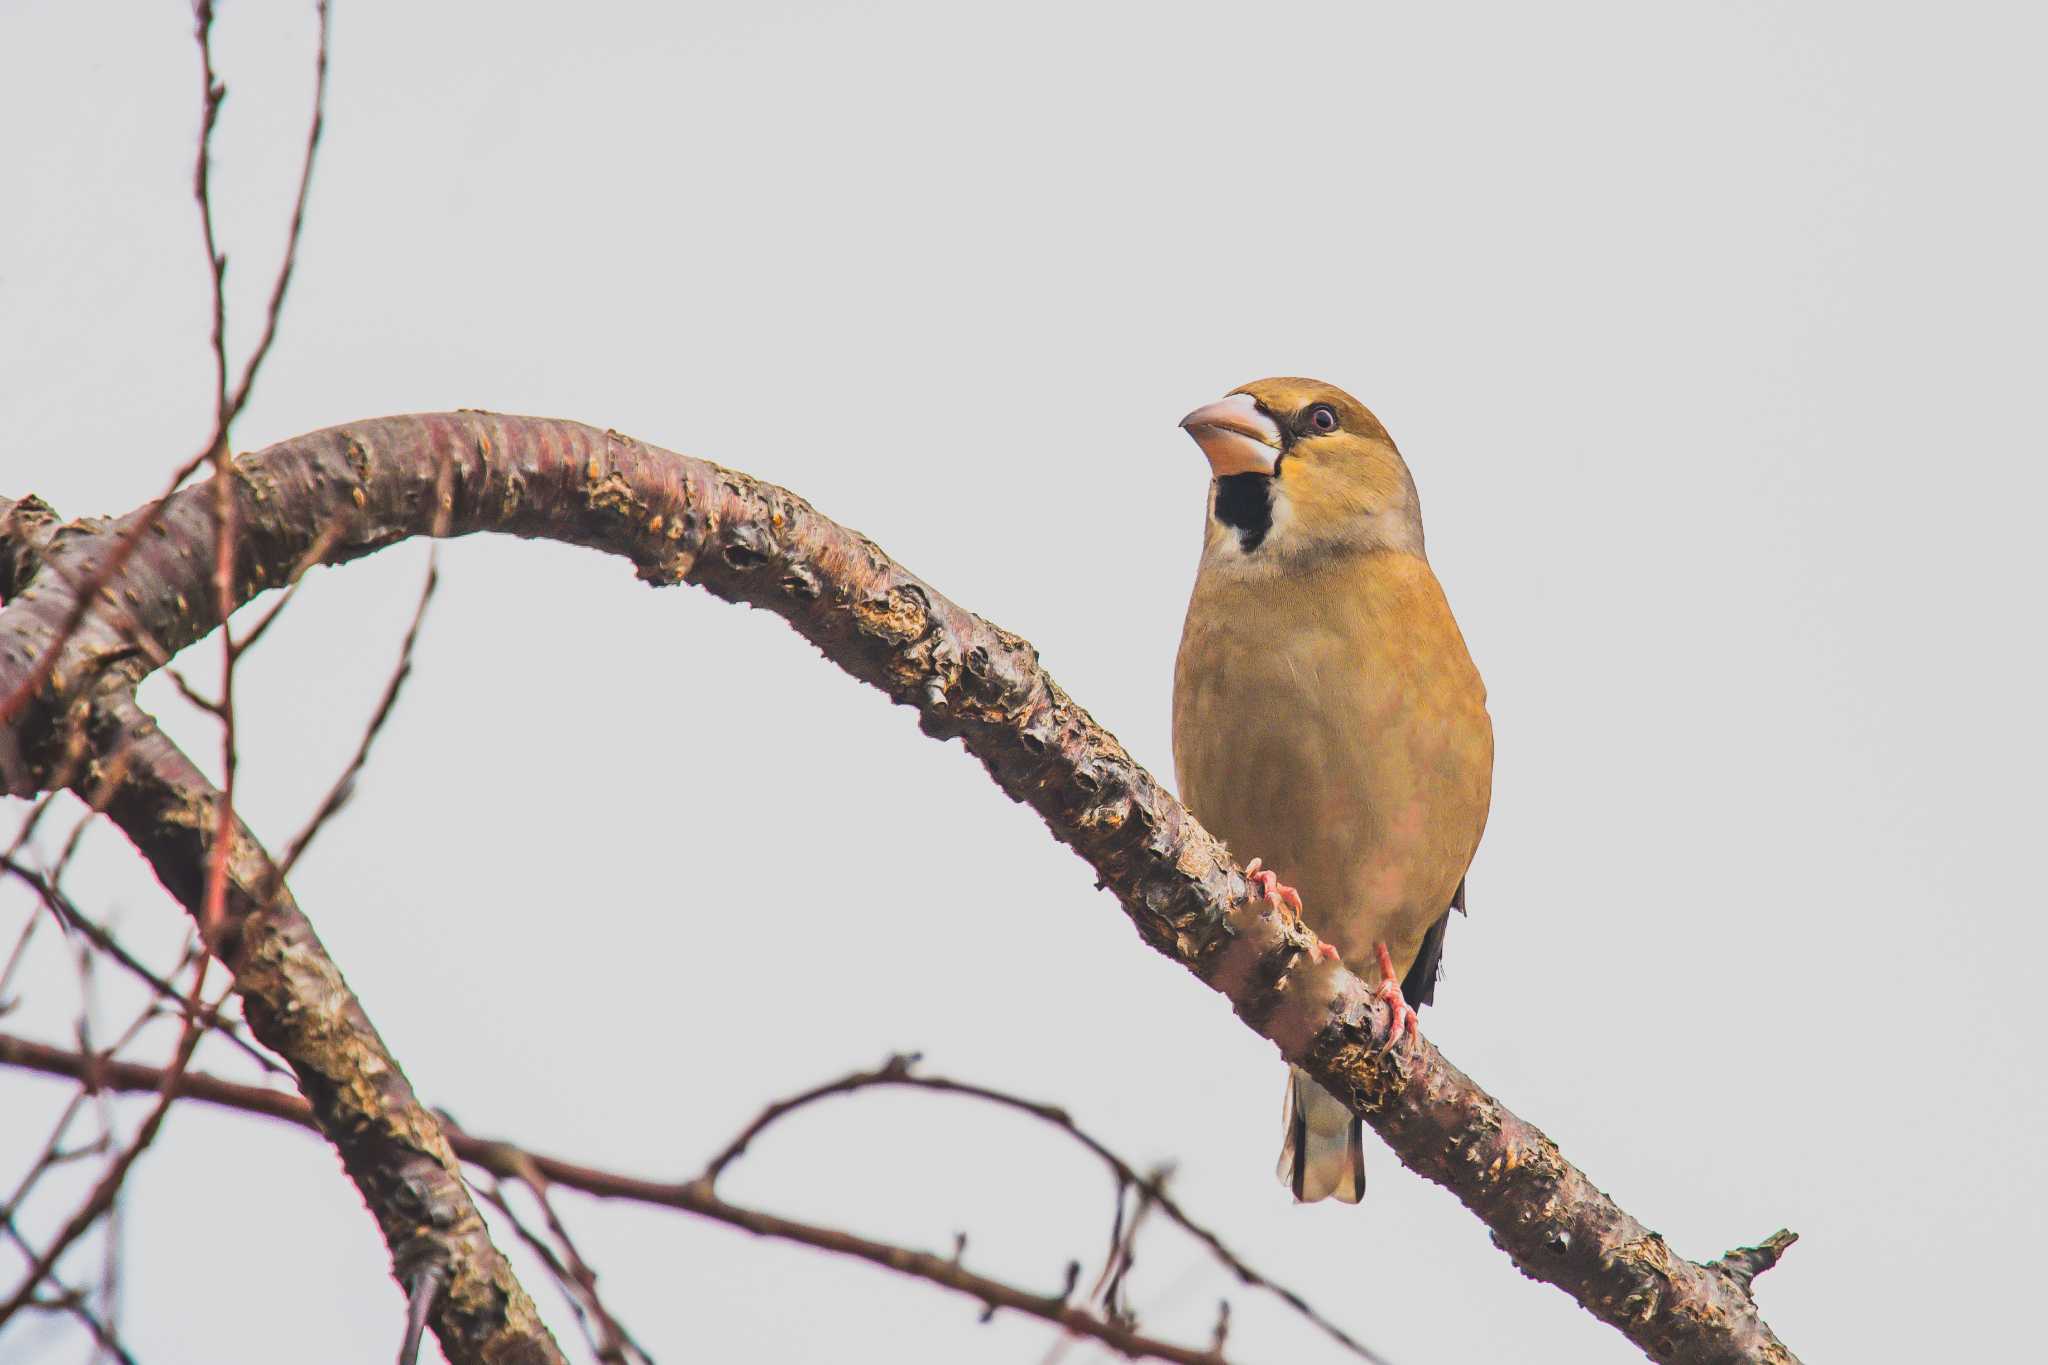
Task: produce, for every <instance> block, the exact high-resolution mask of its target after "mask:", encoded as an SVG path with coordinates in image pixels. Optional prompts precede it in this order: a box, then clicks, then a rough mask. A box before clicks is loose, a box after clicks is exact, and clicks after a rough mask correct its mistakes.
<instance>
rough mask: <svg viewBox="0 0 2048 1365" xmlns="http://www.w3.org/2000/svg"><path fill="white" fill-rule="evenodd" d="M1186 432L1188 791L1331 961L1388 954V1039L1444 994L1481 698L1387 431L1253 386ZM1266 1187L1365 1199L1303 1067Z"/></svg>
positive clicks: (1284, 391)
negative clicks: (1194, 552)
mask: <svg viewBox="0 0 2048 1365" xmlns="http://www.w3.org/2000/svg"><path fill="white" fill-rule="evenodd" d="M1181 426H1182V427H1184V428H1185V429H1186V430H1187V433H1188V434H1189V435H1190V436H1192V437H1194V439H1195V443H1196V444H1197V445H1199V446H1200V447H1201V448H1202V453H1203V454H1204V455H1206V456H1208V458H1209V468H1210V471H1211V473H1212V474H1213V476H1214V478H1213V481H1212V482H1211V483H1210V485H1209V512H1208V525H1207V528H1206V530H1205V532H1204V535H1203V540H1202V560H1201V566H1200V569H1199V570H1198V572H1197V573H1196V575H1195V591H1194V596H1193V599H1192V600H1191V601H1190V602H1189V603H1188V617H1187V624H1186V626H1185V627H1184V628H1183V630H1182V633H1181V641H1180V654H1179V657H1178V658H1177V659H1176V660H1175V662H1174V675H1173V763H1174V770H1175V773H1176V776H1177V778H1178V780H1179V783H1180V794H1181V799H1182V800H1183V801H1185V802H1186V803H1187V805H1188V808H1189V809H1190V810H1192V811H1193V812H1194V813H1195V816H1196V818H1197V819H1199V820H1201V822H1202V823H1203V824H1204V825H1206V826H1207V827H1208V828H1209V829H1210V831H1212V832H1213V833H1214V834H1216V835H1217V836H1218V837H1219V838H1221V839H1222V840H1223V841H1224V842H1225V843H1226V844H1228V845H1229V847H1230V848H1231V849H1232V851H1233V852H1234V853H1235V854H1236V855H1237V856H1238V857H1241V858H1243V857H1252V858H1253V861H1252V862H1250V863H1248V864H1247V871H1248V872H1250V873H1251V874H1252V881H1253V883H1254V885H1255V886H1256V888H1257V889H1258V890H1259V891H1260V892H1261V893H1263V894H1264V895H1265V896H1266V898H1267V900H1268V901H1269V902H1270V903H1272V904H1273V905H1274V907H1275V908H1276V909H1283V910H1284V912H1286V913H1294V914H1299V915H1300V917H1301V918H1302V920H1303V921H1304V922H1305V923H1306V924H1307V926H1308V928H1309V929H1310V930H1312V931H1313V932H1314V933H1315V935H1316V936H1317V937H1318V938H1320V939H1322V940H1323V947H1322V952H1323V954H1324V955H1325V956H1333V957H1334V956H1338V955H1341V957H1342V958H1343V959H1344V960H1345V961H1347V962H1350V963H1351V964H1353V965H1354V966H1359V965H1362V964H1363V963H1365V962H1366V961H1368V960H1371V959H1375V958H1376V959H1377V966H1378V969H1379V974H1380V977H1381V983H1382V984H1381V986H1380V994H1381V996H1382V997H1383V998H1384V999H1386V1000H1387V1001H1388V1002H1389V1003H1390V1004H1391V1005H1392V1007H1393V1012H1394V1032H1393V1034H1392V1040H1391V1043H1390V1046H1391V1045H1394V1044H1398V1043H1399V1041H1400V1039H1401V1036H1402V1033H1403V1032H1404V1031H1407V1032H1413V1031H1414V1029H1415V1027H1416V1018H1415V1012H1414V1009H1413V1008H1412V1006H1415V1005H1426V1004H1428V1003H1429V1002H1430V1000H1431V998H1432V997H1433V996H1434V994H1435V990H1436V978H1437V972H1438V968H1439V965H1440V964H1441V962H1442V960H1443V950H1444V929H1445V926H1446V924H1447V923H1448V921H1449V918H1450V912H1451V910H1452V909H1453V908H1456V909H1458V910H1461V911H1462V910H1463V909H1464V906H1465V871H1466V869H1467V868H1468V867H1469V866H1470V865H1471V862H1472V854H1473V852H1474V850H1476V849H1477V848H1478V847H1479V836H1480V833H1481V831H1483V830H1484V829H1485V827H1486V811H1487V804H1488V801H1489V799H1490V797H1491V794H1492V787H1493V724H1492V722H1491V721H1490V720H1489V719H1488V717H1487V714H1486V688H1485V686H1484V684H1482V683H1481V682H1480V680H1479V671H1478V669H1476V668H1474V667H1473V665H1472V658H1471V656H1470V655H1469V654H1467V653H1466V650H1465V640H1464V637H1463V636H1462V635H1460V634H1459V632H1458V623H1457V621H1455V620H1454V619H1453V618H1452V616H1451V608H1450V605H1449V604H1448V603H1447V602H1446V601H1445V600H1444V593H1443V589H1442V588H1441V587H1440V586H1439V585H1438V584H1437V581H1436V575H1435V574H1433V573H1431V572H1430V568H1429V561H1428V560H1427V559H1425V558H1424V557H1423V552H1422V508H1421V505H1420V503H1419V502H1418V501H1417V498H1416V495H1415V480H1414V479H1413V478H1412V477H1411V476H1410V475H1409V473H1408V466H1407V465H1406V464H1404V463H1403V462H1402V460H1401V453H1400V451H1398V450H1396V449H1395V448H1394V443H1393V441H1392V440H1391V439H1390V438H1389V437H1388V436H1387V432H1386V428H1384V427H1382V426H1381V425H1380V424H1379V419H1377V418H1375V417H1374V416H1373V415H1372V413H1370V412H1369V411H1367V410H1366V408H1365V407H1364V405H1363V404H1361V403H1359V402H1358V400H1356V399H1355V398H1353V397H1351V395H1349V394H1347V393H1345V392H1343V391H1342V390H1341V389H1337V388H1333V387H1331V386H1330V385H1328V384H1321V383H1317V382H1315V381H1314V380H1309V379H1262V380H1260V381H1258V382H1257V383H1255V384H1247V385H1245V386H1244V387H1243V388H1241V389H1238V390H1237V391H1236V392H1234V393H1232V394H1231V395H1229V396H1228V397H1226V398H1223V399H1220V400H1219V401H1217V402H1214V403H1211V404H1209V405H1208V406H1206V407H1201V408H1197V409H1195V411H1193V412H1191V413H1189V414H1188V415H1187V416H1186V417H1185V418H1183V419H1182V421H1181ZM1282 878H1284V879H1285V882H1284V883H1283V882H1282V880H1281V879H1282ZM1279 1174H1280V1179H1281V1181H1282V1182H1283V1183H1284V1184H1286V1185H1287V1186H1288V1188H1289V1189H1291V1190H1292V1191H1293V1192H1294V1197H1295V1198H1296V1199H1298V1200H1304V1201H1306V1200H1315V1199H1324V1198H1329V1197H1331V1196H1335V1197H1336V1198H1338V1199H1342V1200H1345V1201H1346V1202H1349V1203H1356V1202H1358V1200H1359V1199H1360V1198H1362V1197H1363V1196H1364V1194H1365V1150H1364V1135H1363V1133H1362V1132H1361V1130H1360V1127H1359V1122H1358V1120H1357V1119H1356V1118H1354V1117H1353V1116H1352V1115H1351V1113H1350V1111H1349V1110H1347V1109H1346V1108H1345V1107H1344V1104H1343V1103H1342V1102H1341V1101H1339V1100H1338V1099H1336V1098H1335V1097H1334V1096H1332V1095H1331V1094H1330V1093H1329V1092H1328V1091H1326V1090H1324V1089H1323V1088H1322V1087H1321V1086H1319V1085H1317V1084H1316V1083H1315V1082H1314V1081H1312V1080H1310V1079H1309V1077H1308V1075H1307V1073H1305V1072H1303V1071H1301V1070H1299V1069H1298V1068H1297V1069H1294V1070H1293V1071H1292V1074H1291V1075H1290V1076H1289V1079H1288V1087H1287V1108H1286V1129H1285V1133H1284V1143H1283V1146H1282V1148H1281V1152H1280V1166H1279Z"/></svg>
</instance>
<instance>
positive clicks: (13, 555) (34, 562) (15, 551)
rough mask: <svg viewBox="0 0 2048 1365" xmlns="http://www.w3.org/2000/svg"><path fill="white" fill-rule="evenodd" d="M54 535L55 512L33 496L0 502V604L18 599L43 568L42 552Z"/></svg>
mask: <svg viewBox="0 0 2048 1365" xmlns="http://www.w3.org/2000/svg"><path fill="white" fill-rule="evenodd" d="M56 534H57V511H56V509H55V508H53V507H51V506H50V504H48V503H47V502H44V501H43V500H42V499H41V498H39V497H37V496H36V495H35V494H33V493H30V494H29V495H28V496H27V497H25V498H22V499H21V500H20V501H19V502H17V501H15V500H14V499H12V498H0V601H13V600H14V599H15V598H17V597H19V596H21V591H22V589H23V588H26V587H27V586H28V583H29V580H30V579H31V578H34V577H35V576H36V571H37V570H38V569H40V568H42V567H43V549H44V547H45V546H47V545H48V544H49V543H50V539H51V537H53V536H55V535H56Z"/></svg>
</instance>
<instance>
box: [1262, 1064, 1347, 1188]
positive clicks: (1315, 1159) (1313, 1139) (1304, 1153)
mask: <svg viewBox="0 0 2048 1365" xmlns="http://www.w3.org/2000/svg"><path fill="white" fill-rule="evenodd" d="M1280 1136H1281V1144H1280V1166H1279V1175H1280V1183H1281V1184H1283V1185H1285V1186H1286V1187H1287V1188H1288V1189H1290V1190H1292V1191H1294V1197H1295V1198H1296V1199H1297V1200H1299V1201H1301V1202H1302V1203H1309V1202H1311V1201H1313V1200H1317V1199H1330V1198H1337V1199H1341V1200H1343V1201H1344V1202H1345V1203H1347V1204H1356V1203H1357V1202H1358V1201H1359V1200H1361V1199H1363V1198H1365V1128H1364V1125H1362V1124H1361V1123H1359V1121H1358V1117H1357V1116H1356V1115H1355V1114H1353V1113H1352V1112H1351V1111H1350V1110H1349V1109H1346V1108H1345V1107H1344V1102H1343V1101H1342V1100H1340V1099H1338V1098H1337V1097H1336V1096H1335V1095H1332V1094H1331V1093H1330V1092H1329V1091H1327V1090H1325V1089H1323V1088H1322V1087H1321V1086H1320V1085H1317V1084H1316V1083H1315V1082H1314V1081H1313V1080H1311V1079H1309V1074H1308V1073H1307V1072H1306V1071H1303V1070H1302V1069H1301V1068H1300V1067H1290V1068H1288V1072H1287V1115H1286V1120H1285V1122H1284V1123H1283V1124H1282V1126H1281V1135H1280Z"/></svg>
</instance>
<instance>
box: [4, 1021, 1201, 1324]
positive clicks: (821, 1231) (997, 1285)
mask: <svg viewBox="0 0 2048 1365" xmlns="http://www.w3.org/2000/svg"><path fill="white" fill-rule="evenodd" d="M84 1064H85V1063H84V1059H81V1058H79V1057H78V1056H77V1055H76V1054H73V1053H69V1052H66V1051H65V1050H63V1049H59V1048H52V1047H48V1046H46V1045H44V1044H39V1043H33V1042H29V1041H27V1040H25V1039H20V1038H13V1037H10V1036H7V1035H5V1034H0V1065H7V1066H16V1067H21V1068H23V1069H26V1070H31V1071H41V1072H44V1073H46V1074H51V1075H60V1076H75V1075H77V1074H79V1071H80V1069H81V1068H82V1067H83V1065H84ZM163 1077H164V1072H163V1070H162V1069H160V1068H156V1067H148V1066H141V1065H138V1064H135V1063H110V1064H107V1065H105V1066H104V1067H102V1068H101V1071H100V1083H101V1084H103V1085H107V1086H109V1087H112V1088H116V1089H131V1088H132V1089H138V1090H143V1089H149V1088H151V1085H152V1083H153V1082H154V1083H155V1084H161V1083H162V1079H163ZM178 1086H179V1091H178V1093H180V1094H182V1095H186V1096H189V1097H190V1098H192V1099H196V1100H201V1101H204V1102H206V1103H209V1104H217V1105H221V1106H223V1107H226V1108H230V1109H240V1110H243V1111H245V1112H248V1113H254V1114H262V1115H264V1116H266V1117H269V1118H275V1119H281V1120H284V1121H285V1122H288V1123H294V1124H297V1125H298V1126H300V1127H302V1128H307V1129H316V1130H317V1125H316V1124H315V1123H314V1122H313V1118H312V1115H311V1113H310V1112H309V1110H308V1109H307V1106H306V1103H305V1101H303V1100H301V1099H299V1098H298V1097H296V1096H293V1095H287V1094H284V1093H283V1092H281V1091H276V1090H269V1089H265V1088H263V1087H261V1086H249V1085H241V1084H237V1083H235V1082H232V1081H224V1080H220V1079H218V1078H216V1077H211V1076H207V1075H204V1074H198V1073H190V1072H188V1073H186V1074H185V1075H184V1076H183V1077H181V1078H179V1080H178ZM443 1128H444V1130H445V1131H446V1132H447V1134H448V1141H449V1143H450V1145H451V1146H453V1147H454V1149H455V1151H456V1154H457V1155H458V1156H460V1157H461V1158H462V1160H463V1161H465V1162H467V1163H469V1164H471V1165H473V1166H476V1167H478V1168H479V1169H481V1170H485V1171H488V1172H490V1173H491V1174H492V1175H494V1176H497V1177H498V1178H500V1179H503V1180H525V1179H528V1178H530V1177H531V1175H533V1174H535V1173H537V1174H538V1175H539V1176H540V1177H541V1178H542V1179H544V1180H545V1181H546V1182H548V1183H550V1184H555V1185H562V1186H566V1187H568V1188H570V1189H576V1190H582V1191H583V1192H585V1193H587V1194H593V1195H598V1196H600V1197H602V1198H607V1199H626V1200H631V1201H633V1202H636V1203H641V1204H651V1205H658V1206H660V1207H663V1208H672V1209H680V1210H682V1211H683V1212H686V1213H693V1214H697V1215H699V1216H701V1217H705V1218H710V1219H714V1220H716V1221H718V1222H721V1223H725V1224H728V1225H730V1226H732V1227H737V1228H741V1229H743V1230H745V1231H747V1232H751V1233H754V1234H755V1235H757V1236H762V1237H774V1238H779V1239H781V1240H784V1241H791V1242H797V1243H801V1244H802V1245H804V1246H809V1247H815V1248H817V1249H818V1250H821V1251H829V1252H833V1253H835V1254H837V1255H842V1256H852V1257H854V1258H856V1259H859V1260H864V1261H871V1262H873V1263H875V1264H876V1265H880V1266H883V1267H885V1268H887V1269H890V1270H894V1271H896V1272H898V1273H900V1274H905V1275H909V1276H912V1277H913V1278H916V1279H921V1280H926V1281H928V1282H930V1283H932V1284H936V1285H939V1286H941V1287H942V1288H946V1289H950V1290H953V1291H954V1292H956V1293H960V1294H964V1295H966V1296H967V1297H969V1298H972V1299H975V1300H977V1301H979V1302H980V1303H981V1304H982V1305H983V1306H984V1308H985V1309H986V1310H988V1311H990V1312H994V1311H998V1310H1009V1311H1013V1312H1018V1313H1023V1314H1026V1315H1028V1316H1031V1317H1036V1318H1041V1319H1043V1320H1045V1321H1047V1322H1051V1323H1054V1324H1056V1325H1057V1326H1059V1327H1061V1328H1062V1329H1064V1330H1065V1331H1068V1332H1071V1333H1074V1334H1076V1335H1079V1336H1083V1337H1088V1338H1091V1339H1093V1340H1095V1341H1098V1342H1101V1343H1102V1344H1103V1345H1105V1346H1108V1347H1110V1348H1111V1349H1113V1350H1116V1351H1119V1352H1121V1353H1122V1354H1124V1355H1127V1356H1131V1357H1133V1358H1137V1357H1147V1358H1151V1359H1155V1360H1166V1361H1176V1362H1180V1363H1181V1365H1225V1362H1223V1361H1222V1359H1221V1358H1220V1357H1218V1356H1217V1355H1215V1354H1214V1353H1212V1352H1211V1351H1209V1350H1207V1349H1201V1350H1197V1349H1193V1348H1190V1347H1185V1346H1179V1345H1176V1344H1174V1343H1172V1342H1167V1341H1160V1340H1156V1339H1154V1338H1151V1337H1147V1336H1145V1335H1143V1334H1142V1333H1139V1332H1136V1331H1133V1330H1131V1329H1129V1328H1127V1327H1124V1326H1121V1325H1119V1324H1117V1323H1113V1322H1110V1321H1108V1320H1106V1319H1103V1318H1100V1317H1097V1316H1096V1315H1094V1314H1092V1313H1089V1312H1088V1311H1087V1310H1085V1309H1083V1308H1079V1307H1077V1306H1075V1305H1073V1304H1072V1303H1070V1302H1069V1301H1068V1300H1069V1296H1070V1295H1071V1294H1072V1292H1073V1288H1074V1277H1075V1273H1076V1272H1077V1271H1078V1269H1079V1268H1078V1267H1073V1268H1072V1269H1070V1270H1069V1272H1068V1275H1067V1283H1066V1287H1065V1288H1064V1289H1063V1290H1062V1291H1061V1292H1060V1293H1058V1294H1036V1293H1033V1292H1032V1291H1030V1290H1027V1289H1020V1288H1018V1287H1016V1286H1014V1285H1010V1284H1006V1283H1004V1282H1003V1281H1000V1280H993V1279H990V1278H988V1277H987V1276H983V1275H978V1274H975V1273H974V1272H972V1271H969V1270H967V1269H965V1268H964V1267H963V1266H962V1265H961V1264H960V1262H959V1260H958V1259H957V1257H953V1258H949V1257H942V1256H935V1255H932V1254H931V1253H929V1252H923V1251H913V1250H910V1249H907V1248H904V1247H898V1246H892V1245H890V1244H889V1243H886V1242H877V1241H873V1240H871V1239H869V1238H865V1237H857V1236H855V1235H853V1234H851V1233H847V1232H842V1231H840V1230H839V1229H837V1228H828V1227H820V1226H817V1225H815V1224H810V1223H801V1222H797V1221H795V1220H793V1219H788V1218H782V1217H779V1216H777V1215H775V1214H771V1213H763V1212H760V1211H758V1210H755V1209H749V1208H745V1207H742V1206H740V1205H737V1204H732V1203H728V1202H727V1201H726V1200H724V1199H721V1198H720V1197H719V1196H718V1195H717V1194H715V1193H713V1191H712V1189H711V1187H710V1185H709V1183H708V1182H706V1181H705V1180H703V1179H701V1178H700V1179H697V1180H692V1181H688V1182H685V1183H683V1184H679V1185H678V1184H665V1183H662V1182H658V1181H651V1180H642V1179H639V1178H637V1177H634V1176H627V1175H620V1174H617V1173H615V1172H611V1171H604V1170H599V1169H596V1168H594V1167H590V1166H581V1165H577V1164H575V1163H573V1162H568V1161H563V1160H560V1159H559V1158H555V1157H548V1156H542V1155H539V1154H537V1153H534V1152H529V1151H527V1150H525V1149H524V1148H521V1147H518V1146H515V1145H514V1144H511V1143H508V1142H501V1141H495V1140H490V1139H485V1138H477V1137H472V1136H470V1135H469V1134H468V1133H465V1132H463V1131H462V1130H461V1129H460V1128H457V1127H455V1126H454V1125H453V1124H452V1123H450V1122H448V1121H447V1120H446V1119H445V1118H444V1120H443Z"/></svg>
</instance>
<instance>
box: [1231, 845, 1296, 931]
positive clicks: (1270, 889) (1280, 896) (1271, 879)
mask: <svg viewBox="0 0 2048 1365" xmlns="http://www.w3.org/2000/svg"><path fill="white" fill-rule="evenodd" d="M1265 861H1266V860H1265V859H1264V858H1254V859H1252V860H1251V861H1250V862H1248V863H1246V864H1245V865H1244V879H1245V880H1246V881H1248V882H1250V883H1251V884H1252V890H1254V891H1256V892H1257V893H1258V894H1259V895H1261V896H1263V897H1265V899H1266V904H1268V905H1270V906H1272V907H1273V908H1274V909H1275V910H1281V909H1286V910H1291V911H1293V912H1294V917H1295V918H1296V919H1300V918H1301V893H1300V892H1299V891H1296V890H1295V889H1294V888H1293V887H1291V886H1289V885H1288V884H1287V883H1286V882H1283V881H1281V880H1280V878H1279V877H1278V876H1277V875H1276V874H1275V873H1273V872H1272V871H1270V870H1269V869H1267V868H1266V867H1265V865H1264V864H1265Z"/></svg>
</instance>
